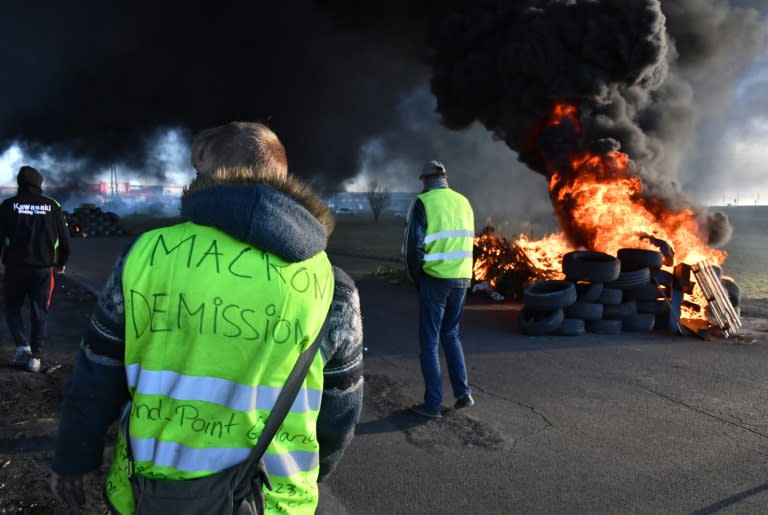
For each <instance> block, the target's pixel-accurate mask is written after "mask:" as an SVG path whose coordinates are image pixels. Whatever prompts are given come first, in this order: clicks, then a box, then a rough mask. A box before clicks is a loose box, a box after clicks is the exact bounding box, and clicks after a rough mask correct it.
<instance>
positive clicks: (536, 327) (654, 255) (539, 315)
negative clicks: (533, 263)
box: [518, 248, 740, 336]
mask: <svg viewBox="0 0 768 515" xmlns="http://www.w3.org/2000/svg"><path fill="white" fill-rule="evenodd" d="M663 264H665V263H664V255H663V254H662V253H661V252H657V251H652V250H645V249H633V248H632V249H630V248H628V249H620V250H619V251H618V252H617V256H616V257H613V256H611V255H609V254H604V253H600V252H592V251H575V252H569V253H568V254H565V256H563V261H562V271H563V273H564V274H565V280H541V281H537V282H535V283H533V284H531V285H530V286H528V287H527V288H526V289H525V291H524V292H523V304H524V306H523V309H522V310H521V311H520V314H519V316H518V327H519V329H520V331H521V332H522V333H524V334H527V335H532V336H538V335H547V334H552V335H563V336H577V335H580V334H584V333H585V332H590V333H599V334H619V333H621V332H622V331H627V332H649V331H652V330H653V329H654V328H656V327H667V322H668V320H669V310H670V300H669V299H670V296H671V288H672V284H673V280H674V277H673V274H672V273H670V272H667V271H666V270H663V269H662V265H663ZM722 282H723V286H724V287H725V289H726V290H727V291H728V293H729V300H730V301H731V303H732V304H733V305H734V307H735V308H737V307H738V302H739V297H740V293H739V292H738V287H737V286H736V284H735V283H733V282H732V281H727V280H726V279H725V278H724V279H723V280H722ZM726 282H727V283H728V284H726Z"/></svg>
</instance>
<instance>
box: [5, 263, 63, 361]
mask: <svg viewBox="0 0 768 515" xmlns="http://www.w3.org/2000/svg"><path fill="white" fill-rule="evenodd" d="M53 286H54V280H53V269H52V268H29V267H8V266H7V267H5V281H4V289H5V320H6V322H7V323H8V330H9V331H10V332H11V336H13V340H14V341H15V343H16V346H17V347H24V346H26V345H29V346H30V347H32V355H33V356H34V357H36V358H39V357H40V352H41V350H42V348H43V346H44V345H45V340H46V339H47V337H48V327H47V322H48V308H49V307H50V305H51V295H52V294H53ZM27 298H29V303H30V319H31V326H32V327H31V332H30V336H29V339H27V329H26V324H25V323H24V318H23V317H22V314H21V310H22V307H23V306H24V301H25V300H26V299H27Z"/></svg>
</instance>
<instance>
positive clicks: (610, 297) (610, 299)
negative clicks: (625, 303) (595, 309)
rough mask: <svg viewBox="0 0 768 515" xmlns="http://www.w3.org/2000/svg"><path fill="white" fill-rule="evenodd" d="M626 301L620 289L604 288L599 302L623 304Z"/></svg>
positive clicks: (598, 299)
mask: <svg viewBox="0 0 768 515" xmlns="http://www.w3.org/2000/svg"><path fill="white" fill-rule="evenodd" d="M622 300H624V292H623V291H622V290H619V289H618V288H603V291H602V292H600V296H599V297H598V298H597V302H598V303H600V304H621V301H622Z"/></svg>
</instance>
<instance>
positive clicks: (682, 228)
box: [475, 104, 727, 305]
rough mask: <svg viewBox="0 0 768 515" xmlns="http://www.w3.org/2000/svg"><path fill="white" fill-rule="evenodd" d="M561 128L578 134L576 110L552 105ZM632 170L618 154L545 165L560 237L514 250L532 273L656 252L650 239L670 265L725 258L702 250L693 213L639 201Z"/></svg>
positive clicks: (582, 155)
mask: <svg viewBox="0 0 768 515" xmlns="http://www.w3.org/2000/svg"><path fill="white" fill-rule="evenodd" d="M564 122H568V123H569V124H570V125H571V126H572V128H573V130H574V131H575V134H577V135H578V134H580V131H581V128H580V126H579V123H578V117H577V111H576V108H575V107H574V106H572V105H568V104H557V105H555V106H554V108H553V110H552V114H551V116H550V119H549V120H548V126H555V125H560V124H562V123H564ZM631 167H632V163H631V161H630V159H629V157H628V156H627V155H626V154H624V153H622V152H620V151H617V150H615V151H610V152H607V153H604V154H598V153H591V152H587V151H583V152H579V153H576V154H575V155H571V156H569V158H568V160H567V162H566V163H564V164H563V163H558V164H557V165H555V164H554V163H552V164H550V173H549V194H550V198H551V199H552V205H553V207H554V210H555V213H556V214H557V216H558V219H559V221H560V227H561V232H559V233H557V234H553V235H550V236H547V237H545V238H543V239H540V240H532V239H529V238H527V237H526V236H521V237H520V238H519V239H517V240H516V241H515V242H514V246H515V247H516V248H519V249H522V250H523V251H524V253H525V255H526V257H527V259H528V260H529V262H530V263H531V264H532V265H533V267H534V268H535V269H537V270H546V271H549V272H550V275H554V276H555V277H556V276H557V274H558V273H559V272H560V269H561V262H562V257H563V255H564V254H565V253H567V252H570V251H572V250H577V249H579V248H583V249H589V250H593V251H598V252H604V253H606V254H610V255H613V256H615V255H616V252H617V251H618V250H619V249H621V248H648V249H652V250H659V248H658V247H657V246H655V245H654V243H652V239H657V240H662V241H664V242H667V243H669V244H670V245H671V247H672V249H673V250H674V263H673V264H678V263H688V264H693V263H697V262H699V261H708V262H709V263H711V264H717V265H721V264H722V263H723V262H724V261H725V259H726V257H727V254H726V253H725V252H724V251H722V250H718V249H714V248H710V247H708V246H707V243H706V241H707V239H708V234H707V228H706V226H705V225H704V224H703V223H702V221H701V220H698V219H697V217H696V215H695V214H694V213H693V211H691V210H689V209H683V210H680V211H673V210H671V209H670V208H668V207H666V206H665V205H664V204H663V203H662V202H661V201H659V200H658V199H654V198H652V197H650V196H646V195H644V187H643V184H642V182H641V180H640V178H639V177H638V176H636V175H633V174H632V173H631ZM480 238H482V236H481V237H478V241H480ZM476 243H477V242H476ZM486 246H487V243H486ZM487 275H488V269H487V267H485V266H483V265H482V263H481V264H480V265H478V264H477V263H476V267H475V279H476V280H487ZM705 304H706V302H704V303H703V304H702V305H705Z"/></svg>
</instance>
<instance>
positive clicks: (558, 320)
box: [517, 306, 565, 336]
mask: <svg viewBox="0 0 768 515" xmlns="http://www.w3.org/2000/svg"><path fill="white" fill-rule="evenodd" d="M564 318H565V315H564V314H563V310H562V309H556V310H553V311H537V310H533V309H530V308H528V307H527V306H524V307H523V309H521V310H520V313H518V315H517V327H518V329H520V332H521V333H523V334H527V335H529V336H542V335H545V334H552V333H554V332H555V331H556V330H557V329H558V328H559V327H560V325H561V324H562V323H563V319H564Z"/></svg>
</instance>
